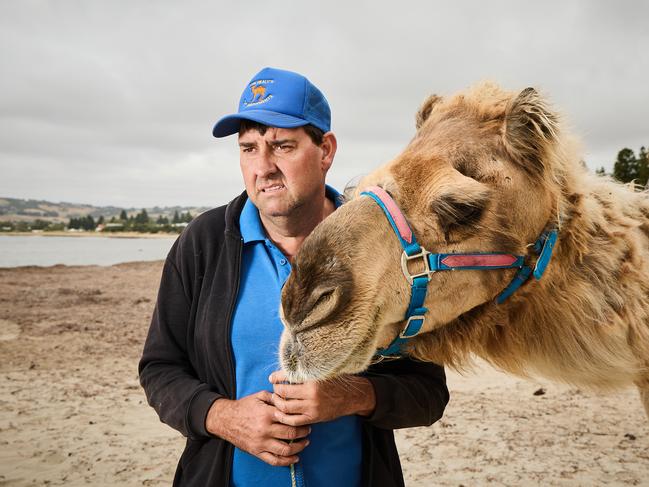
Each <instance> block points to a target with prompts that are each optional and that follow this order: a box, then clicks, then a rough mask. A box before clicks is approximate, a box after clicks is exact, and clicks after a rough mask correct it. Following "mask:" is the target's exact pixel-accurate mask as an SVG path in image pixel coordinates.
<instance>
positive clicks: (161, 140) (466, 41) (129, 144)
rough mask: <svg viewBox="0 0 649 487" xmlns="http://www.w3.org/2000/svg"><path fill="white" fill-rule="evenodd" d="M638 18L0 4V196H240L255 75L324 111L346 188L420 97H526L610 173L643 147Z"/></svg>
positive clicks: (204, 4) (641, 6)
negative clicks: (301, 82)
mask: <svg viewBox="0 0 649 487" xmlns="http://www.w3.org/2000/svg"><path fill="white" fill-rule="evenodd" d="M647 19H649V2H637V1H628V0H619V1H616V2H610V1H604V0H600V1H586V0H584V1H570V0H566V1H555V0H552V1H544V2H521V1H520V0H518V1H513V0H512V1H509V0H508V1H503V0H492V1H490V2H484V1H466V0H465V1H462V0H459V1H408V0H402V1H400V2H382V1H378V0H373V1H333V0H331V1H328V2H306V1H282V0H273V1H266V2H264V1H257V0H247V1H246V2H237V3H235V2H225V1H223V0H218V1H215V0H212V1H192V0H185V1H182V2H178V1H165V0H155V1H153V0H150V1H139V0H103V1H100V0H77V1H70V0H56V1H54V0H49V1H45V0H3V1H2V2H0V196H5V197H15V198H33V199H46V200H50V201H57V202H58V201H69V202H76V203H90V204H95V205H115V206H125V207H150V206H155V205H159V206H168V205H187V206H208V207H212V206H218V205H221V204H224V203H226V202H227V201H229V200H230V199H231V198H232V197H234V196H235V195H237V194H239V193H240V192H241V191H242V190H243V184H242V182H241V175H240V171H239V164H238V147H237V141H236V136H232V137H228V138H223V139H215V138H213V137H212V135H211V130H212V126H213V125H214V123H215V121H216V120H218V119H219V118H220V117H221V116H223V115H227V114H230V113H234V112H236V109H237V103H238V100H239V97H240V95H241V92H242V91H243V89H244V88H245V87H246V85H247V83H248V81H249V80H250V79H251V77H252V76H253V75H254V74H255V73H256V72H258V71H259V70H260V69H261V68H263V67H265V66H272V67H277V68H283V69H289V70H293V71H298V72H300V73H302V74H304V75H306V76H307V77H308V78H309V79H310V80H311V81H312V82H313V83H314V84H316V85H317V86H318V87H319V88H320V89H321V90H322V91H323V92H324V93H325V95H326V97H327V99H328V100H329V104H330V106H331V108H332V129H333V130H334V132H335V133H336V136H337V138H338V152H337V155H336V160H335V162H334V166H333V168H332V169H331V171H330V173H329V177H328V181H329V182H330V183H331V184H333V185H334V186H336V187H339V188H342V187H344V186H345V184H346V183H347V182H348V181H349V180H351V179H353V178H355V177H357V176H359V175H362V174H365V173H368V172H370V171H371V170H372V169H373V168H375V167H378V166H379V165H381V164H382V163H385V162H387V161H389V160H390V159H392V158H394V157H395V156H396V155H397V154H399V152H400V151H401V150H402V149H403V148H404V147H405V145H406V144H407V142H408V141H409V140H410V138H411V137H412V136H413V134H414V130H415V129H414V115H415V112H416V111H417V108H418V107H419V105H420V103H421V102H422V101H423V100H424V98H426V96H427V95H429V94H431V93H436V94H439V95H451V94H453V93H455V92H457V91H460V90H462V89H465V88H467V87H469V86H471V85H473V84H475V83H476V82H478V81H480V80H485V79H488V80H492V81H495V82H497V83H499V84H500V85H501V86H503V87H504V88H506V89H509V90H521V89H523V88H525V87H527V86H533V87H536V88H537V89H539V90H541V92H542V93H544V95H545V96H547V97H548V98H549V99H550V100H551V102H552V104H553V106H554V107H555V108H556V109H557V110H558V111H559V112H560V113H562V115H563V117H564V119H565V120H566V121H567V123H568V124H569V126H570V127H571V130H572V131H573V133H575V134H576V135H577V136H578V137H579V138H581V140H582V142H583V147H584V158H585V160H586V162H587V164H588V166H589V167H590V168H592V169H595V168H597V167H600V166H604V167H605V168H606V169H607V170H609V171H610V170H611V168H612V165H613V162H614V160H615V157H616V155H617V152H618V151H619V150H620V149H622V148H623V147H629V148H631V149H633V150H634V151H635V152H636V153H637V151H638V149H639V148H640V146H647V145H649V117H648V115H647V114H648V112H649V23H648V22H647Z"/></svg>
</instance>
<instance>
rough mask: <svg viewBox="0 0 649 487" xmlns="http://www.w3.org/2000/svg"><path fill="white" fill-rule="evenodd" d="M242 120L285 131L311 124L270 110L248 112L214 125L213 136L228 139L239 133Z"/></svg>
mask: <svg viewBox="0 0 649 487" xmlns="http://www.w3.org/2000/svg"><path fill="white" fill-rule="evenodd" d="M241 120H251V121H253V122H257V123H261V124H264V125H268V126H269V127H280V128H284V129H290V128H295V127H302V126H303V125H307V124H308V123H309V122H308V121H306V120H304V119H302V118H298V117H293V116H291V115H286V114H285V113H278V112H271V111H268V110H248V111H245V112H242V113H235V114H234V115H227V116H225V117H223V118H222V119H221V120H219V121H218V122H216V125H214V128H213V129H212V135H214V137H227V136H228V135H232V134H236V133H237V132H239V125H240V124H241Z"/></svg>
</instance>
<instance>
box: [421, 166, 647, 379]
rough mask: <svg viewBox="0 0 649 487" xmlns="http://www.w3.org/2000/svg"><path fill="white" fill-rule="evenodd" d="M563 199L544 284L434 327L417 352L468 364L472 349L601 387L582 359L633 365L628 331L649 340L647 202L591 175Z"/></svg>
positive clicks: (517, 366)
mask: <svg viewBox="0 0 649 487" xmlns="http://www.w3.org/2000/svg"><path fill="white" fill-rule="evenodd" d="M561 203H562V204H561V206H562V207H563V215H562V216H563V218H562V221H561V222H560V227H559V238H558V241H557V245H556V248H555V252H554V255H553V257H552V261H551V263H550V264H549V266H548V268H547V271H546V273H545V275H544V276H543V278H542V279H541V280H540V281H538V282H537V281H535V280H533V279H531V280H530V281H528V282H527V283H526V284H525V285H524V286H522V287H521V289H520V290H518V291H517V292H516V293H514V294H513V295H512V296H511V297H510V298H509V299H508V300H506V301H505V302H504V303H503V304H496V303H495V302H490V303H485V304H483V305H481V306H478V307H476V308H474V309H473V310H471V311H469V312H468V313H465V314H463V315H462V316H460V317H459V318H457V319H456V320H454V321H453V322H452V323H450V324H448V325H445V326H443V327H441V328H439V329H436V330H434V331H433V332H432V333H431V336H430V337H427V338H422V339H421V340H419V341H418V342H417V343H416V344H415V355H419V356H421V357H428V358H433V357H434V359H436V360H438V361H441V362H444V363H448V364H449V365H451V366H455V367H459V368H461V367H462V366H463V364H464V363H466V362H467V361H470V355H471V354H472V353H475V354H477V355H479V356H482V357H483V358H485V359H487V360H488V361H490V362H491V363H493V364H495V365H497V366H499V367H500V368H503V369H505V370H507V371H509V372H513V373H519V374H525V373H526V372H529V371H536V372H540V373H542V374H544V375H547V376H550V377H555V378H556V377H561V378H562V379H563V380H569V381H572V382H576V383H593V382H597V381H598V379H597V376H598V373H597V371H596V370H590V369H588V368H584V363H586V361H585V360H584V359H583V358H584V355H588V356H597V357H599V361H600V362H601V364H602V365H601V366H602V367H608V368H609V369H615V370H617V369H618V368H619V369H622V368H623V367H622V365H620V364H622V363H624V364H625V367H626V368H627V369H628V368H629V367H628V363H629V361H631V357H629V356H628V354H629V351H628V345H626V341H627V334H628V333H629V328H630V327H637V328H638V329H639V330H640V331H639V332H640V333H645V334H649V305H648V304H647V301H648V300H647V296H649V284H647V282H649V279H647V278H646V276H647V275H649V197H647V196H643V195H641V194H638V193H633V192H631V191H629V190H628V189H626V188H623V187H621V186H619V185H614V184H613V183H609V182H606V181H605V180H596V179H594V177H590V179H589V180H588V181H586V183H585V184H584V187H583V189H581V190H580V191H574V192H569V195H568V196H567V197H566V198H565V199H564V201H562V202H561ZM591 362H592V361H591ZM595 362H597V361H595ZM618 362H619V363H618ZM566 369H570V370H572V371H573V376H572V377H570V378H569V379H566V377H565V374H564V372H565V370H566ZM608 377H611V375H610V374H609V376H608ZM600 382H601V381H600ZM598 385H604V386H606V385H608V384H598Z"/></svg>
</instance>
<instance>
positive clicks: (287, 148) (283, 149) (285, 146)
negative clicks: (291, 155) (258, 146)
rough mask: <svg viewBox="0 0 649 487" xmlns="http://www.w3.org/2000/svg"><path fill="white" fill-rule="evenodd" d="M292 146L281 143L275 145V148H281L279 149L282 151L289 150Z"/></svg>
mask: <svg viewBox="0 0 649 487" xmlns="http://www.w3.org/2000/svg"><path fill="white" fill-rule="evenodd" d="M292 148H293V146H292V145H290V144H282V145H278V146H277V149H278V150H281V151H283V152H286V151H289V150H291V149H292Z"/></svg>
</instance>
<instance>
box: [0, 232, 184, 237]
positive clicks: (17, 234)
mask: <svg viewBox="0 0 649 487" xmlns="http://www.w3.org/2000/svg"><path fill="white" fill-rule="evenodd" d="M0 235H7V236H11V237H75V238H76V237H105V238H177V237H178V235H180V234H179V233H164V232H159V233H140V232H109V233H104V232H0Z"/></svg>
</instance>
